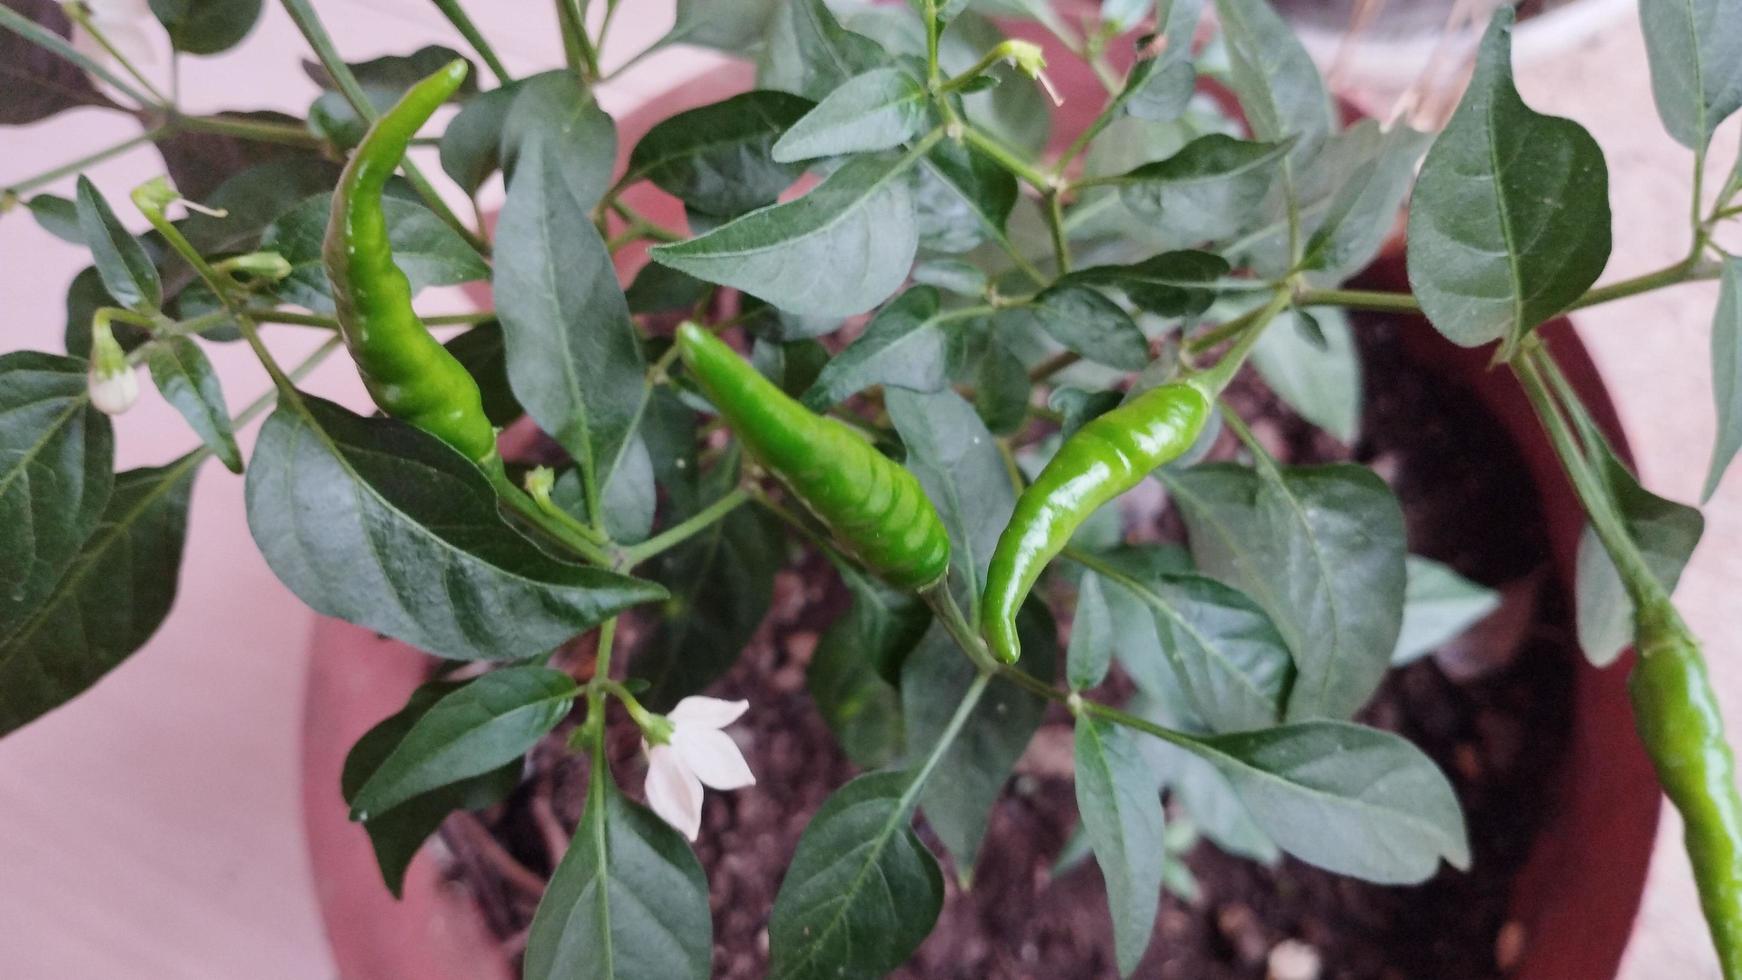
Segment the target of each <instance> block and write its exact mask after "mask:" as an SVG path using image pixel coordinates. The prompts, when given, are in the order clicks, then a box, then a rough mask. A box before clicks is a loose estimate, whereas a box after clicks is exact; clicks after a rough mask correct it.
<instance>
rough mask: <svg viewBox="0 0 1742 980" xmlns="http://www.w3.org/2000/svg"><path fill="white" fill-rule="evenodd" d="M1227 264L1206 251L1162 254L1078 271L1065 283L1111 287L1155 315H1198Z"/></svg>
mask: <svg viewBox="0 0 1742 980" xmlns="http://www.w3.org/2000/svg"><path fill="white" fill-rule="evenodd" d="M1228 272H1229V267H1228V263H1227V262H1226V261H1225V260H1223V259H1222V258H1220V257H1218V256H1215V255H1211V254H1210V253H1208V252H1196V251H1175V252H1162V253H1161V254H1160V255H1153V256H1150V257H1149V258H1147V259H1144V260H1142V261H1141V262H1134V263H1131V264H1129V265H1098V266H1091V267H1089V268H1087V269H1078V270H1077V271H1075V272H1073V273H1071V274H1070V275H1069V276H1068V277H1066V281H1067V282H1078V283H1090V284H1094V285H1104V286H1114V287H1117V288H1118V289H1120V290H1121V291H1123V292H1124V293H1125V295H1126V296H1127V297H1128V298H1129V299H1130V300H1131V302H1133V303H1135V304H1137V305H1138V306H1140V307H1142V308H1143V309H1145V310H1148V311H1149V312H1151V313H1154V314H1156V315H1158V316H1168V317H1176V316H1197V315H1198V314H1199V313H1202V312H1204V311H1205V310H1207V309H1209V308H1210V304H1211V303H1212V302H1214V301H1215V298H1216V285H1215V283H1216V280H1217V279H1220V278H1221V277H1222V276H1225V275H1227V274H1228Z"/></svg>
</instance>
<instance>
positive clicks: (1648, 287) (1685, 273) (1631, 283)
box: [1567, 250, 1718, 312]
mask: <svg viewBox="0 0 1742 980" xmlns="http://www.w3.org/2000/svg"><path fill="white" fill-rule="evenodd" d="M1717 275H1718V270H1717V268H1716V267H1715V266H1714V267H1712V268H1709V269H1708V268H1706V267H1704V266H1702V264H1701V263H1700V253H1699V251H1697V250H1696V251H1695V252H1693V253H1692V254H1690V255H1689V256H1688V257H1687V258H1685V259H1683V260H1681V261H1680V262H1677V263H1675V264H1673V265H1667V266H1664V267H1663V268H1661V269H1658V270H1657V271H1655V272H1647V273H1646V274H1645V275H1642V276H1634V277H1633V278H1632V279H1623V280H1621V281H1620V282H1616V283H1610V284H1609V285H1607V286H1599V287H1597V288H1596V289H1593V290H1590V291H1589V292H1587V293H1585V295H1583V296H1581V297H1579V298H1578V299H1577V300H1576V301H1574V303H1573V305H1572V306H1569V307H1567V311H1568V312H1571V311H1573V310H1582V309H1584V308H1585V307H1587V306H1596V305H1597V304H1598V303H1607V302H1609V301H1610V300H1617V299H1626V298H1627V297H1629V296H1637V295H1639V294H1640V293H1648V292H1650V291H1652V290H1654V289H1661V288H1662V287H1664V286H1674V285H1676V284H1678V283H1683V282H1688V281H1690V280H1693V279H1712V278H1716V277H1717Z"/></svg>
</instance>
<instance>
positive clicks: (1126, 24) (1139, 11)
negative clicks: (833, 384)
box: [1101, 0, 1155, 973]
mask: <svg viewBox="0 0 1742 980" xmlns="http://www.w3.org/2000/svg"><path fill="white" fill-rule="evenodd" d="M1154 9H1155V0H1101V22H1102V23H1103V24H1104V25H1106V29H1107V30H1111V31H1113V32H1115V33H1118V34H1123V33H1125V32H1126V31H1128V30H1130V29H1131V28H1133V27H1136V26H1137V25H1138V24H1139V23H1141V22H1142V21H1143V18H1145V17H1148V16H1149V14H1150V12H1151V11H1153V10H1154ZM1147 935H1148V934H1147V933H1145V938H1147ZM1123 961H1124V960H1123V957H1121V962H1123ZM1123 972H1125V973H1130V972H1131V971H1130V970H1124V971H1123Z"/></svg>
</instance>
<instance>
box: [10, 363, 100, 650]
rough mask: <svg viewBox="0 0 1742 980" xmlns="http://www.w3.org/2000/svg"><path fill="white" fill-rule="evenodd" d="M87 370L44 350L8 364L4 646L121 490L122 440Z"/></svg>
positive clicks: (55, 581) (64, 568)
mask: <svg viewBox="0 0 1742 980" xmlns="http://www.w3.org/2000/svg"><path fill="white" fill-rule="evenodd" d="M87 336H88V331H87ZM85 369H86V368H85V362H83V361H80V360H75V359H73V358H70V357H57V356H55V355H53V354H43V353H38V352H36V351H13V352H12V353H10V354H6V355H3V356H0V642H4V640H5V638H6V637H9V636H11V635H12V634H13V633H14V632H16V631H17V630H18V629H19V628H20V627H21V626H22V625H23V624H24V622H25V619H26V617H28V616H29V615H30V614H31V613H32V612H34V611H36V609H37V608H38V607H39V606H41V604H42V603H43V602H44V601H46V600H47V599H48V598H49V596H50V595H51V594H52V592H53V590H54V588H55V585H56V583H57V582H59V581H60V580H61V578H62V576H63V575H64V574H65V573H66V570H67V566H69V565H70V564H72V562H73V559H74V557H75V556H77V555H78V554H79V551H80V548H81V547H82V546H83V545H84V543H85V539H86V538H88V537H89V536H90V534H91V532H92V531H94V530H95V529H96V528H97V525H98V522H99V521H100V520H102V518H103V515H104V507H105V505H106V504H107V503H108V500H109V494H110V490H111V488H112V486H113V484H114V466H115V437H114V435H113V432H112V430H111V428H110V425H109V419H108V416H105V415H104V414H103V413H101V412H99V411H97V410H96V409H94V408H92V407H91V403H90V399H89V397H88V396H87V394H86V381H85Z"/></svg>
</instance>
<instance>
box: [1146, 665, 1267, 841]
mask: <svg viewBox="0 0 1742 980" xmlns="http://www.w3.org/2000/svg"><path fill="white" fill-rule="evenodd" d="M1128 710H1130V711H1132V712H1134V713H1135V714H1137V715H1138V716H1140V717H1143V718H1148V719H1149V720H1151V721H1154V722H1157V723H1158V724H1164V725H1166V724H1168V723H1169V721H1171V719H1166V718H1161V717H1158V714H1162V713H1164V712H1159V711H1158V710H1157V708H1156V704H1155V702H1154V701H1153V699H1151V698H1149V697H1148V696H1147V695H1142V694H1140V695H1139V696H1138V697H1137V698H1136V699H1134V700H1133V701H1132V703H1131V705H1130V706H1129V709H1128ZM1171 727H1177V725H1174V726H1171ZM1137 745H1138V751H1140V752H1142V753H1143V758H1144V760H1145V761H1146V762H1148V764H1149V768H1150V769H1151V771H1153V772H1154V773H1155V775H1156V778H1158V779H1159V780H1161V784H1162V787H1163V788H1164V789H1165V790H1166V791H1167V794H1168V797H1169V799H1170V800H1171V801H1172V802H1173V804H1174V805H1175V806H1176V807H1178V808H1179V810H1180V811H1181V812H1182V813H1183V814H1184V815H1185V817H1186V818H1187V819H1189V820H1190V821H1191V822H1192V826H1193V827H1195V828H1196V829H1197V830H1199V831H1201V832H1202V833H1203V835H1204V836H1205V837H1207V838H1209V840H1210V841H1211V843H1214V844H1215V845H1216V846H1217V847H1219V848H1221V849H1222V850H1224V851H1226V852H1228V853H1229V854H1234V855H1238V856H1239V857H1243V858H1246V859H1247V860H1250V861H1256V862H1258V863H1259V864H1263V865H1266V866H1274V865H1275V864H1276V863H1277V862H1278V861H1280V860H1282V851H1281V850H1280V849H1278V848H1277V846H1276V842H1275V841H1273V840H1271V839H1270V837H1269V836H1268V835H1267V834H1265V832H1264V831H1263V829H1261V828H1260V827H1259V826H1258V824H1256V823H1254V822H1253V820H1252V812H1251V811H1250V810H1248V809H1246V804H1245V803H1243V802H1241V800H1240V796H1239V794H1237V793H1235V792H1234V787H1233V784H1231V783H1229V782H1228V777H1226V776H1224V775H1222V772H1221V770H1219V769H1217V768H1216V767H1215V766H1213V765H1211V764H1210V763H1209V762H1207V761H1205V760H1204V759H1201V758H1199V757H1198V756H1196V755H1193V754H1192V753H1190V752H1188V751H1186V750H1185V749H1182V748H1180V747H1179V746H1177V745H1173V744H1171V743H1169V742H1163V741H1162V740H1161V739H1159V738H1145V739H1142V740H1140V741H1139V742H1138V743H1137Z"/></svg>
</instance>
